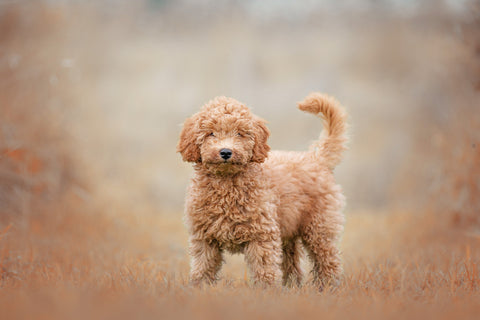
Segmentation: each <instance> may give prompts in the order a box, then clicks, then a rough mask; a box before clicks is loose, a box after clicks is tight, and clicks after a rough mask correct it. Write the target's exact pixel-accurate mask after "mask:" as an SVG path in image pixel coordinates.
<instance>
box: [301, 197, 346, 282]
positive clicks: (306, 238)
mask: <svg viewBox="0 0 480 320" xmlns="http://www.w3.org/2000/svg"><path fill="white" fill-rule="evenodd" d="M343 220H344V218H343V215H342V214H341V212H340V211H339V210H338V208H336V207H334V206H332V207H329V206H327V207H326V208H324V209H323V210H322V211H321V212H317V213H316V214H314V215H313V216H312V217H311V219H310V221H309V222H308V223H307V224H306V225H305V226H304V228H303V230H302V240H303V243H304V245H305V248H306V249H307V252H308V255H309V256H310V258H311V260H312V262H313V270H312V274H313V281H314V284H315V285H317V286H318V287H319V288H320V289H323V288H324V287H325V286H326V285H331V286H336V285H337V284H338V282H339V280H340V276H341V274H342V272H343V270H342V265H341V259H340V250H339V249H338V244H337V242H338V240H339V238H340V235H341V232H342V231H343Z"/></svg>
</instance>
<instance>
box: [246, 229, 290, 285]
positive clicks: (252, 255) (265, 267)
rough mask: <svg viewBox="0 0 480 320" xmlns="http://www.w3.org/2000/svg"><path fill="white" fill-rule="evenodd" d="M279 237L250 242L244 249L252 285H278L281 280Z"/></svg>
mask: <svg viewBox="0 0 480 320" xmlns="http://www.w3.org/2000/svg"><path fill="white" fill-rule="evenodd" d="M279 238H280V237H275V238H273V239H271V240H267V241H264V240H254V241H250V242H249V243H248V244H247V245H246V247H245V261H246V262H247V265H248V267H249V269H250V272H251V274H252V276H253V283H254V285H275V286H277V285H279V284H280V280H281V278H282V271H281V267H280V265H281V263H282V247H281V242H280V239H279Z"/></svg>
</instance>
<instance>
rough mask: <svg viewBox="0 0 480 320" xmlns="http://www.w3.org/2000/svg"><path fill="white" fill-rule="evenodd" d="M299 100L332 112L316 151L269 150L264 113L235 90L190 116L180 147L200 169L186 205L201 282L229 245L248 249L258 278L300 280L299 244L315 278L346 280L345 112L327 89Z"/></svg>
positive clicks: (318, 111)
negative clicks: (342, 241) (338, 179)
mask: <svg viewBox="0 0 480 320" xmlns="http://www.w3.org/2000/svg"><path fill="white" fill-rule="evenodd" d="M298 107H299V108H300V110H303V111H306V112H309V113H312V114H315V115H318V116H320V117H322V118H323V119H324V131H323V134H322V135H321V136H320V139H319V140H318V141H316V142H315V143H313V145H312V146H311V148H310V150H309V151H307V152H293V151H270V147H269V146H268V145H267V138H268V136H269V131H268V129H267V127H266V126H265V121H264V120H263V119H261V118H259V117H257V116H255V115H253V114H252V113H251V112H250V110H249V109H248V108H247V107H246V106H245V105H244V104H242V103H240V102H238V101H236V100H234V99H232V98H226V97H217V98H215V99H213V100H212V101H210V102H208V103H207V104H206V105H204V106H203V108H202V109H201V111H200V112H198V113H196V114H194V115H193V116H192V117H190V118H188V119H187V120H186V121H185V123H184V126H183V130H182V132H181V134H180V141H179V143H178V146H177V151H178V152H180V153H181V155H182V157H183V160H184V161H188V162H191V163H193V167H194V169H195V174H194V177H193V179H192V181H191V185H190V187H189V189H188V195H187V197H186V204H185V206H186V208H185V211H186V223H187V226H188V229H189V233H190V240H189V243H190V248H189V250H190V251H189V252H190V255H191V271H190V280H191V282H192V283H193V284H195V285H198V284H200V283H202V282H207V283H213V282H214V281H215V280H216V279H217V275H218V272H219V270H220V268H221V266H222V263H223V256H222V254H223V252H224V251H229V252H231V253H244V254H245V260H246V262H247V264H248V267H249V270H250V272H251V275H252V278H253V282H254V283H255V284H261V285H277V284H279V283H280V281H281V280H282V279H283V284H284V285H292V284H296V285H300V283H301V281H302V272H301V268H300V255H301V248H300V243H303V245H304V247H305V248H306V249H307V252H308V254H309V257H310V258H311V260H312V263H313V270H312V273H313V278H314V282H315V284H316V285H318V286H319V287H320V288H322V287H323V286H324V285H325V284H327V283H330V284H334V283H336V282H337V281H338V279H339V276H340V275H341V272H342V266H341V261H340V253H339V249H338V247H337V242H338V240H339V237H340V235H341V232H342V230H343V223H344V217H343V214H342V208H343V206H344V202H345V199H344V196H343V195H342V191H341V188H340V186H339V185H337V184H336V183H335V180H334V177H333V169H334V167H335V166H336V165H337V164H338V163H339V162H340V159H341V154H342V151H343V150H344V149H345V143H346V140H347V138H346V127H347V126H346V113H345V111H344V110H343V108H342V107H341V106H340V104H339V103H338V102H337V100H335V99H334V98H332V97H330V96H328V95H324V94H320V93H312V94H310V95H309V96H308V97H307V98H305V100H304V101H303V102H300V103H299V105H298ZM269 151H270V152H269Z"/></svg>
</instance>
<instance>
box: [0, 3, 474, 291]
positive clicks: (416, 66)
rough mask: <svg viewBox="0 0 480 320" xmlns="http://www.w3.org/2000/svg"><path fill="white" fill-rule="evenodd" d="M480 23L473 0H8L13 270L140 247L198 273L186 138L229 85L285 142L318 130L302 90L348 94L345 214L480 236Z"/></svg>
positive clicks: (2, 12)
mask: <svg viewBox="0 0 480 320" xmlns="http://www.w3.org/2000/svg"><path fill="white" fill-rule="evenodd" d="M479 30H480V3H479V2H478V1H474V0H472V1H470V0H424V1H413V0H408V1H400V0H375V1H373V0H365V1H334V0H322V1H314V0H308V1H293V0H276V1H273V0H264V1H256V0H243V1H238V0H223V1H213V0H203V1H193V0H177V1H173V0H143V1H126V0H123V1H122V0H117V1H114V0H107V1H75V0H70V1H69V0H39V1H27V0H25V1H22V0H18V1H17V0H2V1H0V152H1V153H0V245H2V246H3V247H2V248H3V249H2V250H3V251H2V252H3V253H2V255H0V257H2V259H3V260H1V259H0V260H1V261H3V265H4V267H3V268H4V269H2V270H4V271H3V272H4V274H6V275H10V276H9V279H11V280H10V281H13V282H15V281H17V280H15V279H16V278H15V277H17V278H21V276H20V275H18V274H17V275H16V274H15V273H12V272H14V271H12V270H16V269H15V268H14V267H12V266H17V267H18V266H23V265H26V263H27V262H28V261H30V262H31V261H36V259H37V257H38V258H40V257H41V259H46V260H47V261H48V259H52V257H56V258H55V259H57V260H55V261H57V262H58V261H60V262H58V264H59V265H60V266H63V267H62V268H64V267H65V266H68V267H65V268H66V269H62V270H64V271H62V272H66V273H68V274H72V272H73V273H74V271H75V268H76V267H75V268H74V267H73V264H72V262H71V261H75V259H78V257H79V256H80V257H81V259H85V261H90V262H89V263H87V262H85V264H84V266H86V267H84V268H86V269H88V270H93V269H95V268H96V267H93V266H92V265H95V266H96V264H97V263H99V261H101V262H100V264H108V263H112V264H113V265H115V263H117V262H118V261H117V260H115V259H120V260H121V259H124V258H125V257H128V256H129V254H128V252H134V253H135V254H134V255H135V257H140V258H139V259H144V258H145V257H146V256H149V257H151V259H153V260H154V261H155V263H157V264H158V263H160V265H168V266H170V267H171V268H172V269H174V270H177V271H178V270H179V271H178V272H180V273H182V272H183V273H185V272H186V270H188V262H187V256H186V251H185V245H186V240H185V239H186V231H185V230H184V227H183V225H182V221H181V217H182V211H183V199H184V195H185V189H186V186H187V183H188V180H189V177H190V176H191V174H192V168H191V165H190V164H186V163H183V162H182V161H181V157H180V156H179V155H178V154H176V152H175V146H176V143H177V139H178V136H179V132H180V129H181V124H182V123H183V121H184V120H185V119H186V118H187V117H188V116H190V115H191V114H193V113H195V112H197V111H198V110H199V108H200V107H201V106H202V105H203V104H204V103H205V102H207V101H208V100H210V99H211V98H213V97H215V96H217V95H225V96H231V97H234V98H236V99H238V100H240V101H242V102H244V103H245V104H247V105H248V106H250V107H251V108H252V109H253V111H254V112H255V113H256V114H257V115H259V116H261V117H263V118H264V119H266V120H267V121H268V125H269V128H270V130H271V138H270V140H269V141H270V145H271V147H272V148H273V149H285V150H306V149H307V148H308V146H309V144H310V142H311V141H313V140H315V139H316V138H317V137H318V135H319V133H320V130H321V123H320V121H319V119H317V118H315V117H313V116H311V115H308V114H304V113H302V112H300V111H299V110H297V109H296V102H297V101H300V100H302V99H303V97H305V96H306V95H307V94H308V93H310V92H312V91H321V92H326V93H328V94H331V95H333V96H335V97H336V98H337V99H338V100H339V101H340V102H341V103H342V104H343V105H344V106H345V107H346V109H347V111H348V113H349V115H350V125H351V129H350V137H351V139H350V148H349V151H348V152H347V153H346V157H345V160H344V161H343V162H342V164H341V165H340V166H339V167H338V168H337V169H336V177H337V181H338V182H339V183H340V184H341V185H342V186H343V188H344V191H345V193H346V196H347V199H348V201H347V202H348V205H347V209H346V215H347V221H348V220H349V219H350V221H356V222H358V221H362V219H363V218H358V217H364V216H362V214H364V215H365V214H367V215H374V216H375V217H377V218H375V219H380V218H379V217H382V218H381V219H384V217H387V216H388V215H390V214H393V213H396V214H398V213H400V215H399V216H400V217H402V216H406V215H407V214H410V215H413V216H414V217H420V216H422V215H424V214H427V213H428V214H433V216H434V218H433V219H432V220H428V221H429V222H428V224H426V225H425V224H424V225H422V226H423V228H424V229H425V230H428V228H429V226H430V223H437V222H438V221H442V223H445V224H446V225H448V226H449V227H454V226H457V227H460V228H467V230H470V231H471V232H477V233H476V236H478V225H479V224H480V196H479V195H480V99H479V98H480V92H479V89H480V31H479ZM355 216H358V217H357V218H355ZM397 216H398V215H397ZM355 219H357V220H355ZM347 223H348V222H347ZM417 223H418V221H417V220H415V219H414V220H409V222H408V223H406V224H407V229H406V230H411V229H409V228H411V227H413V226H415V225H416V224H417ZM360 227H365V225H361V226H359V228H360ZM367 227H368V228H367ZM367 227H366V229H365V230H363V231H361V232H363V233H367V234H366V235H365V237H367V236H368V235H369V234H370V235H371V232H375V230H376V231H378V229H380V228H377V229H376V227H375V223H374V222H372V223H371V224H369V225H368V226H367ZM472 230H473V231H472ZM347 231H348V228H347ZM350 231H352V230H350ZM470 231H469V232H470ZM387 233H388V232H387ZM349 234H353V231H352V232H350V233H349V232H346V240H347V245H346V246H347V247H348V243H350V244H351V245H354V243H355V241H353V240H351V241H350V242H348V236H349ZM2 237H4V239H3V243H2V242H1V240H2ZM405 237H406V238H408V232H407V233H406V234H405ZM387 238H388V234H387ZM5 239H7V240H5ZM8 239H10V240H8ZM19 239H20V240H19ZM101 239H103V240H102V241H103V242H102V241H100V240H101ZM6 241H9V242H6ZM79 243H80V244H82V245H79ZM29 248H30V249H29ZM32 248H34V249H32ZM35 248H36V249H35ZM62 248H63V249H62ZM72 248H74V249H72ZM92 248H96V249H95V250H100V251H99V253H95V252H97V251H92V250H93V249H92ZM99 248H100V249H99ZM102 248H103V249H102ZM129 248H130V249H129ZM131 248H134V249H131ZM29 250H30V251H29ZM102 250H103V251H102ZM129 250H130V251H129ZM26 252H27V253H26ZM28 252H30V253H28ZM35 252H39V253H38V254H35ZM67 252H68V253H67ZM105 252H109V253H110V254H112V255H114V256H115V257H117V256H118V258H114V259H113V261H110V260H108V259H105ZM125 252H126V253H125ZM99 257H100V258H99ZM142 257H143V258H142ZM25 259H27V260H25ZM89 259H90V260H89ZM107 260H108V261H110V262H106V261H107ZM1 261H0V266H1V265H2V262H1ZM25 261H27V262H25ZM69 261H70V262H69ZM122 261H123V260H122ZM8 266H10V267H8ZM79 268H80V267H79ZM92 268H93V269H92ZM104 268H108V267H105V266H104ZM22 270H23V269H22ZM72 270H73V271H72ZM82 270H83V269H82ZM168 270H171V269H168ZM15 272H17V271H15ZM29 272H30V271H29ZM59 272H60V271H59ZM92 272H93V271H92ZM40 278H41V277H40ZM12 279H13V280H12ZM42 279H43V278H42ZM102 279H103V278H102ZM18 281H19V280H18Z"/></svg>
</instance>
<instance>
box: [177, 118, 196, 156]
mask: <svg viewBox="0 0 480 320" xmlns="http://www.w3.org/2000/svg"><path fill="white" fill-rule="evenodd" d="M197 123H198V115H193V116H192V117H190V118H188V119H187V120H185V123H184V124H183V129H182V132H181V133H180V140H179V141H178V144H177V152H180V154H181V155H182V158H183V161H187V162H200V161H202V158H201V156H200V146H199V145H198V144H197V138H198V128H197V125H198V124H197Z"/></svg>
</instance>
